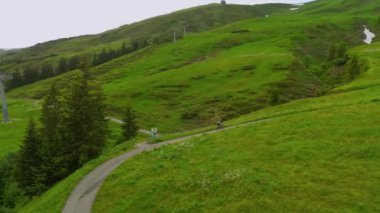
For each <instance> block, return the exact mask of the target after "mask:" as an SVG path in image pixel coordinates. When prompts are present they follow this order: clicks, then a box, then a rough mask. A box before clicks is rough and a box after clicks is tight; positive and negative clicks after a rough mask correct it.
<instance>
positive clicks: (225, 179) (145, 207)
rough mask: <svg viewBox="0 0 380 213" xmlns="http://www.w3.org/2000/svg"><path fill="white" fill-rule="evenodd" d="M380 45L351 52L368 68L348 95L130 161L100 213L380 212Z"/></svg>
mask: <svg viewBox="0 0 380 213" xmlns="http://www.w3.org/2000/svg"><path fill="white" fill-rule="evenodd" d="M379 45H380V44H379V43H377V44H374V45H371V46H361V47H358V48H355V49H354V50H352V51H350V54H353V55H358V56H359V57H360V58H362V59H364V58H365V59H366V60H367V63H368V64H367V65H368V66H369V70H368V72H367V73H364V74H363V75H361V76H360V77H359V78H358V80H356V81H354V82H352V83H351V84H348V85H347V86H343V87H340V88H338V89H337V90H339V91H342V90H345V91H346V89H347V88H350V91H347V92H342V93H340V94H334V95H330V96H326V97H321V98H314V99H306V100H301V101H296V102H294V103H290V104H285V105H282V106H279V107H273V108H267V109H265V110H263V111H259V112H256V113H253V114H251V115H249V116H244V117H241V118H239V119H237V120H234V121H231V122H229V123H230V124H233V123H241V122H247V121H252V120H255V119H263V118H266V119H267V120H265V121H263V122H260V123H257V124H255V125H252V126H249V127H242V128H239V129H235V130H228V131H226V132H225V133H220V134H217V135H213V136H203V137H200V138H197V139H193V140H189V141H184V142H183V143H181V144H180V145H176V146H170V147H166V148H162V149H159V150H156V151H154V152H151V153H147V154H143V155H141V156H139V157H136V158H135V159H133V160H131V161H130V162H128V163H126V164H124V165H123V166H122V167H120V168H119V169H117V171H115V172H114V173H113V174H112V175H110V177H109V178H108V179H107V182H106V184H105V185H104V186H103V188H102V189H101V191H100V194H99V196H98V199H97V202H96V205H95V209H94V212H104V211H108V210H110V209H112V211H111V212H124V211H152V210H157V209H160V210H161V211H168V210H173V209H174V210H175V211H185V212H189V211H218V210H220V211H232V212H237V211H245V210H246V211H249V210H252V209H255V210H257V211H261V212H284V211H285V212H301V211H307V212H330V211H337V212H377V211H380V200H379V190H380V181H379V180H380V173H379V172H377V167H378V165H379V164H380V157H379V156H380V143H379V142H378V139H379V138H380V120H379V119H378V116H375V115H378V114H379V112H380V110H379V108H378V107H379V102H380V79H379V78H378V76H379V74H380V70H379V67H380V66H379V64H378V63H376V61H378V58H379V56H380V55H379V53H380V49H379ZM369 82H370V83H369ZM179 171H180V172H179ZM173 186H175V187H173ZM115 198H116V199H115Z"/></svg>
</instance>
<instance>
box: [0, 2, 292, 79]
mask: <svg viewBox="0 0 380 213" xmlns="http://www.w3.org/2000/svg"><path fill="white" fill-rule="evenodd" d="M288 8H289V5H286V4H269V5H258V6H247V5H219V4H210V5H206V6H200V7H195V8H190V9H186V10H182V11H178V12H174V13H171V14H168V15H163V16H159V17H155V18H151V19H147V20H145V21H141V22H137V23H133V24H129V25H125V26H121V27H119V28H117V29H113V30H110V31H107V32H104V33H101V34H97V35H85V36H79V37H74V38H65V39H60V40H55V41H50V42H46V43H41V44H37V45H35V46H33V47H30V48H26V49H20V50H17V51H12V52H9V53H7V54H5V55H2V56H1V60H0V62H1V63H0V70H4V71H7V72H12V71H15V70H17V69H23V68H24V67H25V66H27V67H28V66H34V65H38V64H44V63H52V64H57V63H58V60H59V59H60V58H62V57H72V56H76V55H83V54H89V53H90V54H93V53H96V52H100V50H101V49H102V48H108V49H114V48H116V47H119V46H120V44H121V43H122V42H126V43H127V44H130V43H132V42H135V41H137V42H140V43H141V42H148V43H149V44H154V43H162V42H166V41H171V40H172V37H173V32H172V29H173V28H178V30H177V31H178V32H177V34H178V35H179V37H182V36H183V27H184V26H185V27H186V31H187V33H197V32H203V31H207V30H209V29H212V28H215V27H219V26H223V25H226V24H228V23H233V22H236V21H238V20H242V19H248V18H254V17H263V16H265V14H276V13H280V12H285V11H287V9H288Z"/></svg>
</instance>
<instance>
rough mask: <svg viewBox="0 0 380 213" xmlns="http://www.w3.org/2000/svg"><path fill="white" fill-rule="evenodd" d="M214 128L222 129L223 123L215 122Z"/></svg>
mask: <svg viewBox="0 0 380 213" xmlns="http://www.w3.org/2000/svg"><path fill="white" fill-rule="evenodd" d="M216 127H217V129H223V128H224V125H223V121H218V122H216Z"/></svg>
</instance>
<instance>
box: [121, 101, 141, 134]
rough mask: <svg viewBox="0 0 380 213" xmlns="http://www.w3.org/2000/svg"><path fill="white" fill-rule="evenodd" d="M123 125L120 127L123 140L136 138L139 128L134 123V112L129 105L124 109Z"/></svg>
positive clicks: (135, 122)
mask: <svg viewBox="0 0 380 213" xmlns="http://www.w3.org/2000/svg"><path fill="white" fill-rule="evenodd" d="M123 121H124V124H123V125H122V126H121V129H122V134H123V138H124V140H127V141H128V140H131V139H133V138H135V137H136V136H137V133H138V130H139V127H138V125H137V121H136V115H135V112H134V111H133V110H132V107H131V106H130V105H128V106H127V108H126V109H125V114H124V118H123Z"/></svg>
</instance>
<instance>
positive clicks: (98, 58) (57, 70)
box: [6, 41, 149, 91]
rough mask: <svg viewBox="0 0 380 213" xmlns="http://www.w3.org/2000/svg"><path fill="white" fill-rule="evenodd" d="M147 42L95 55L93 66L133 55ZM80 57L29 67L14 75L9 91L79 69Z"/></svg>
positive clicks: (146, 44)
mask: <svg viewBox="0 0 380 213" xmlns="http://www.w3.org/2000/svg"><path fill="white" fill-rule="evenodd" d="M148 45H149V43H148V42H147V41H142V42H139V41H134V42H132V43H131V44H130V45H127V44H126V43H125V42H123V43H122V44H121V46H120V47H119V48H116V49H102V50H101V51H100V52H99V53H94V54H93V59H92V65H93V66H98V65H101V64H103V63H106V62H108V61H111V60H113V59H115V58H118V57H121V56H123V55H126V54H129V53H132V52H134V51H136V50H139V49H141V48H143V47H146V46H148ZM80 58H81V57H80V56H73V57H71V58H61V59H60V60H59V62H58V64H57V65H53V64H50V63H46V64H42V65H32V66H27V67H25V68H24V69H22V70H18V71H16V72H14V73H13V74H12V79H11V80H9V81H8V82H7V84H6V88H7V90H8V91H9V90H12V89H15V88H18V87H21V86H24V85H28V84H32V83H34V82H37V81H40V80H44V79H48V78H51V77H54V76H57V75H60V74H63V73H66V72H68V71H72V70H75V69H78V68H79V67H78V64H79V61H80Z"/></svg>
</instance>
